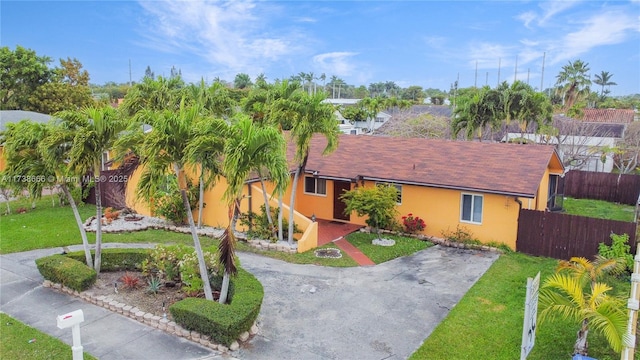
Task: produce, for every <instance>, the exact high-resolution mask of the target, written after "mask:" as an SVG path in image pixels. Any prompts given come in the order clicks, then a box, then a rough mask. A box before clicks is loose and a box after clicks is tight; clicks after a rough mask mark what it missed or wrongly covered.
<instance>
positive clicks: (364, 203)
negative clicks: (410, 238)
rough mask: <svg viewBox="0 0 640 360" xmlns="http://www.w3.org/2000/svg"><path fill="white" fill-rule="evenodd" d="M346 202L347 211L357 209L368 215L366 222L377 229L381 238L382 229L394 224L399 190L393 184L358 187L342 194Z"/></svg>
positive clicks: (356, 210) (358, 212)
mask: <svg viewBox="0 0 640 360" xmlns="http://www.w3.org/2000/svg"><path fill="white" fill-rule="evenodd" d="M340 198H341V199H342V200H343V201H344V202H345V204H346V205H347V208H346V210H345V212H346V213H351V212H352V211H355V212H356V213H357V214H358V216H364V215H366V216H367V219H366V220H365V222H366V223H367V225H369V226H370V227H372V228H373V229H375V231H376V233H377V234H378V239H381V235H380V229H384V228H388V227H391V226H393V223H394V220H395V217H396V214H397V210H396V206H397V201H398V190H397V189H396V188H395V187H393V186H385V185H377V186H375V187H363V186H361V187H358V188H355V189H353V190H349V191H346V192H345V193H343V194H342V196H340Z"/></svg>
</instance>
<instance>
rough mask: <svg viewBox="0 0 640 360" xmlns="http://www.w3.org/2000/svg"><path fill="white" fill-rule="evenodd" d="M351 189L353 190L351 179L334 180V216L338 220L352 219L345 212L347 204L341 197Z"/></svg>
mask: <svg viewBox="0 0 640 360" xmlns="http://www.w3.org/2000/svg"><path fill="white" fill-rule="evenodd" d="M349 190H351V183H350V182H349V181H339V180H333V218H334V219H336V220H346V221H349V220H351V216H350V215H349V214H345V213H344V210H345V209H346V208H347V204H345V203H344V201H342V199H340V196H342V194H343V193H344V192H345V191H349Z"/></svg>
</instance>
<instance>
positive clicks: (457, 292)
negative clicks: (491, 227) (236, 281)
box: [234, 246, 498, 360]
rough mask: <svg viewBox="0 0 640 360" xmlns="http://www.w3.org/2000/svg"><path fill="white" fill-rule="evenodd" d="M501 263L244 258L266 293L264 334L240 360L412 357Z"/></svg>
mask: <svg viewBox="0 0 640 360" xmlns="http://www.w3.org/2000/svg"><path fill="white" fill-rule="evenodd" d="M497 258H498V255H497V254H496V253H493V252H479V251H471V250H461V249H454V248H446V247H441V246H434V247H431V248H429V249H426V250H423V251H420V252H418V253H416V254H414V255H412V256H408V257H403V258H399V259H395V260H392V261H389V262H387V263H384V264H380V265H376V266H370V267H357V268H327V267H320V266H315V265H296V264H289V263H286V262H282V261H279V260H274V259H271V258H266V257H262V256H258V255H254V254H245V253H243V254H241V255H240V259H241V262H242V266H243V267H244V268H245V269H247V270H248V271H250V272H251V273H253V274H254V275H255V276H256V277H257V278H258V279H259V280H260V282H262V284H263V285H264V288H265V297H264V302H263V305H262V310H261V312H260V316H259V318H258V325H259V327H260V332H259V333H258V335H257V336H256V337H255V338H254V339H253V340H252V341H251V343H250V346H248V347H244V348H241V349H240V350H239V351H237V352H236V353H234V356H236V357H238V358H240V359H300V360H302V359H406V358H407V357H409V356H410V355H411V354H412V353H413V352H414V351H415V350H416V349H417V348H418V347H419V346H420V345H421V344H422V342H423V341H424V339H425V338H426V337H428V336H429V334H431V332H432V331H433V330H434V329H435V327H436V326H437V325H438V323H440V321H441V320H442V319H444V318H445V317H446V316H447V314H448V313H449V311H450V310H451V309H452V308H453V307H454V306H455V305H456V303H457V302H458V301H459V300H460V298H462V296H463V295H464V294H465V293H466V292H467V290H469V288H470V287H471V286H472V285H473V284H474V283H475V282H476V281H477V280H478V279H479V278H480V277H481V276H482V275H483V274H484V272H485V271H486V270H487V269H488V268H489V267H490V266H491V264H493V262H494V261H495V260H496V259H497Z"/></svg>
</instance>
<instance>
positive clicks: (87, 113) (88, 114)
mask: <svg viewBox="0 0 640 360" xmlns="http://www.w3.org/2000/svg"><path fill="white" fill-rule="evenodd" d="M58 116H59V117H60V118H62V119H66V121H68V122H70V121H76V122H77V126H78V127H77V130H76V131H75V134H74V137H73V144H72V145H71V149H70V152H69V159H70V160H69V167H70V168H71V169H72V171H73V172H74V173H87V172H92V173H93V179H94V184H95V196H96V252H95V259H94V266H93V267H94V269H95V271H96V272H97V273H100V264H101V261H102V259H101V255H102V196H101V189H102V182H103V181H104V179H103V178H102V177H101V176H100V173H101V171H102V167H103V165H104V164H103V163H102V162H103V154H104V153H105V152H107V151H110V150H112V148H113V147H114V144H115V142H116V139H117V138H118V136H119V135H120V133H121V132H122V131H123V130H124V129H125V128H126V123H125V122H124V121H123V120H122V118H120V117H119V116H118V113H117V112H116V110H115V109H114V108H112V107H111V106H108V105H107V106H104V107H101V108H95V107H89V108H83V109H81V110H79V111H70V112H62V113H59V114H58Z"/></svg>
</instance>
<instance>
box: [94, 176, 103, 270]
mask: <svg viewBox="0 0 640 360" xmlns="http://www.w3.org/2000/svg"><path fill="white" fill-rule="evenodd" d="M94 174H95V182H96V185H95V193H96V221H97V223H96V254H95V259H94V264H93V269H94V270H95V271H96V273H98V274H100V265H102V195H101V194H100V190H101V188H102V186H101V185H100V183H101V180H100V171H94Z"/></svg>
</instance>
